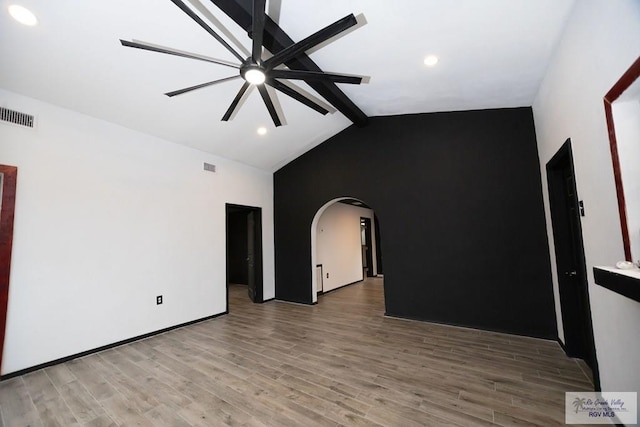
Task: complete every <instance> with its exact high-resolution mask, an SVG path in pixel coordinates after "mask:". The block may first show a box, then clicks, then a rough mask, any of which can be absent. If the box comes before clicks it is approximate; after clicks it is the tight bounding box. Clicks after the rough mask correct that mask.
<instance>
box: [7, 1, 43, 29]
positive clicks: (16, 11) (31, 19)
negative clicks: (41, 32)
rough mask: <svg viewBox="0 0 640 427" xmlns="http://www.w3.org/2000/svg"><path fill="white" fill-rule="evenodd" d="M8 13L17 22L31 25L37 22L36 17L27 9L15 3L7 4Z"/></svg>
mask: <svg viewBox="0 0 640 427" xmlns="http://www.w3.org/2000/svg"><path fill="white" fill-rule="evenodd" d="M9 15H11V17H12V18H13V19H15V20H16V21H18V22H19V23H21V24H23V25H28V26H30V27H33V26H34V25H36V24H37V23H38V18H36V15H34V14H33V12H31V11H30V10H29V9H27V8H25V7H22V6H20V5H17V4H12V5H10V6H9Z"/></svg>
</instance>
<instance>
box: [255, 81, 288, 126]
mask: <svg viewBox="0 0 640 427" xmlns="http://www.w3.org/2000/svg"><path fill="white" fill-rule="evenodd" d="M258 91H260V96H262V100H263V101H264V105H266V106H267V110H269V114H270V115H271V120H273V124H274V125H276V127H278V126H282V122H281V121H280V117H278V112H277V111H276V107H275V106H274V105H273V101H272V100H271V95H269V92H268V91H267V87H266V86H265V85H258Z"/></svg>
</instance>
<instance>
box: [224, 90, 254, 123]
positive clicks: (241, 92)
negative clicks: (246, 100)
mask: <svg viewBox="0 0 640 427" xmlns="http://www.w3.org/2000/svg"><path fill="white" fill-rule="evenodd" d="M249 86H251V84H249V82H244V84H243V85H242V87H241V88H240V90H239V91H238V94H237V95H236V97H235V98H233V102H231V105H230V106H229V108H228V109H227V112H226V113H224V116H222V121H223V122H226V121H228V120H229V119H230V118H231V116H232V115H233V113H234V111H235V110H236V107H237V106H238V104H239V103H240V100H241V99H242V97H243V96H244V93H245V92H246V91H247V89H249Z"/></svg>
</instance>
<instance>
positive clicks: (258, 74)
mask: <svg viewBox="0 0 640 427" xmlns="http://www.w3.org/2000/svg"><path fill="white" fill-rule="evenodd" d="M243 77H244V79H245V80H246V81H248V82H249V83H251V84H252V85H261V84H262V83H264V81H265V80H266V79H267V76H265V74H264V72H263V71H262V70H260V69H258V68H249V69H248V70H247V71H245V73H244V76H243Z"/></svg>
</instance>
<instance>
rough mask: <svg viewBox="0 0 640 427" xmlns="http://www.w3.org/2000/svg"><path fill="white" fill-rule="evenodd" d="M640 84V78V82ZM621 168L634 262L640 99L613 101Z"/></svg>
mask: <svg viewBox="0 0 640 427" xmlns="http://www.w3.org/2000/svg"><path fill="white" fill-rule="evenodd" d="M638 84H639V85H640V81H639V82H638ZM611 112H612V113H613V120H614V126H615V129H616V142H617V146H618V157H619V159H620V169H621V175H622V180H623V182H624V184H623V188H624V198H625V205H626V207H627V226H628V227H629V242H630V246H631V255H632V257H633V258H632V259H633V260H634V261H638V260H640V101H639V100H638V99H637V98H636V99H632V100H629V101H622V100H620V101H616V102H614V103H613V104H612V108H611Z"/></svg>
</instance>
